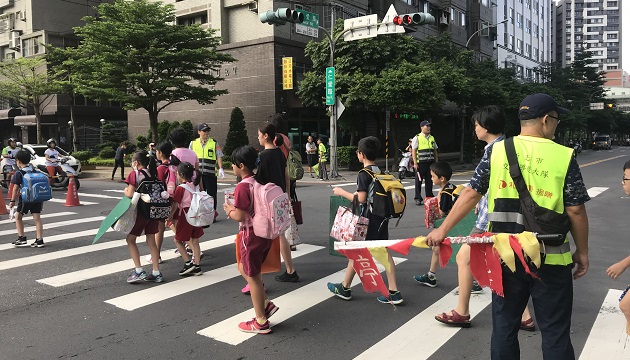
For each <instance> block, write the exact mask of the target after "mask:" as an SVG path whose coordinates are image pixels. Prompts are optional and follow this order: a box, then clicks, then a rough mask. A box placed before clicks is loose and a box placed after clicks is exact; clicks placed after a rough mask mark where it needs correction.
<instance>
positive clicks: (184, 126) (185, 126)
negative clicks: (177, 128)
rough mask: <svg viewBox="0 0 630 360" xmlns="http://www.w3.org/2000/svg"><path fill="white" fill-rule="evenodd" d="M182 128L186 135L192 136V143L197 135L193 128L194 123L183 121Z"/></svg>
mask: <svg viewBox="0 0 630 360" xmlns="http://www.w3.org/2000/svg"><path fill="white" fill-rule="evenodd" d="M181 127H182V129H184V130H186V133H188V134H191V135H190V136H191V138H190V141H192V140H193V139H194V138H195V136H194V134H196V133H197V132H196V131H195V128H194V127H193V124H192V121H190V120H184V121H182V124H181Z"/></svg>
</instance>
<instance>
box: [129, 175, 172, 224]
mask: <svg viewBox="0 0 630 360" xmlns="http://www.w3.org/2000/svg"><path fill="white" fill-rule="evenodd" d="M140 172H142V174H143V175H144V179H142V181H140V183H139V184H138V187H137V188H136V192H138V193H140V194H147V195H149V200H148V201H146V200H143V199H142V197H143V196H141V197H140V200H139V201H138V211H140V213H141V214H142V215H143V216H144V217H145V218H147V219H150V220H164V219H166V218H168V216H169V215H170V213H171V202H170V199H169V198H168V196H167V197H166V199H164V198H163V197H162V194H163V193H167V192H166V186H165V185H164V183H163V182H161V181H160V180H158V179H156V178H154V177H151V176H149V175H148V174H147V173H146V172H145V171H144V170H140ZM136 179H137V173H136ZM145 198H146V196H145Z"/></svg>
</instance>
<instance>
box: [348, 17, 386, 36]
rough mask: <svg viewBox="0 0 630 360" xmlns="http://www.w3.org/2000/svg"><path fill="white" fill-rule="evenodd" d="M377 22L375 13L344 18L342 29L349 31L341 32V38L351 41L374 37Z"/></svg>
mask: <svg viewBox="0 0 630 360" xmlns="http://www.w3.org/2000/svg"><path fill="white" fill-rule="evenodd" d="M377 24H378V18H377V17H376V14H372V15H366V16H360V17H356V18H351V19H346V20H344V21H343V29H344V30H349V31H348V32H346V33H344V34H343V40H344V41H352V40H360V39H367V38H372V37H376V35H377V34H376V27H377Z"/></svg>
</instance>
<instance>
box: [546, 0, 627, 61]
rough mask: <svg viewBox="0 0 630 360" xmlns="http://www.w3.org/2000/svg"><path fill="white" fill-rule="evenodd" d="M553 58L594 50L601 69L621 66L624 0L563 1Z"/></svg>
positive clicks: (563, 58)
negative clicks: (622, 8)
mask: <svg viewBox="0 0 630 360" xmlns="http://www.w3.org/2000/svg"><path fill="white" fill-rule="evenodd" d="M553 42H554V49H553V54H552V55H553V59H554V60H555V61H557V62H559V63H562V65H563V66H567V65H568V64H571V62H573V60H574V59H575V55H576V53H578V52H580V51H588V52H590V53H592V55H593V59H594V60H595V63H596V66H597V68H598V69H599V70H602V71H608V70H620V69H621V0H561V1H559V2H558V3H557V6H556V7H555V9H554V38H553Z"/></svg>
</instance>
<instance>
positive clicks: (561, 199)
mask: <svg viewBox="0 0 630 360" xmlns="http://www.w3.org/2000/svg"><path fill="white" fill-rule="evenodd" d="M567 112H568V110H566V109H563V108H561V107H558V105H557V104H556V102H555V100H554V99H553V98H552V97H551V96H549V95H547V94H534V95H530V96H528V97H526V98H525V99H524V100H523V101H522V102H521V105H520V107H519V119H520V122H521V133H520V135H519V136H516V137H514V138H513V139H514V140H513V142H514V148H515V149H516V154H517V156H516V158H517V161H518V165H519V168H520V169H521V173H522V177H523V178H524V182H525V184H526V186H527V187H528V189H529V190H530V193H531V197H532V199H533V200H534V201H535V202H536V203H537V204H538V206H539V207H541V208H544V209H546V212H547V213H550V212H555V213H556V215H557V216H558V217H560V218H565V219H566V217H568V220H569V225H570V231H571V235H572V236H573V239H574V242H575V249H576V250H575V253H573V255H571V253H570V250H571V249H570V246H569V243H568V240H567V239H566V234H563V235H565V241H564V243H561V244H560V245H557V246H550V245H545V246H544V247H542V246H541V252H542V251H544V257H543V259H544V260H543V262H542V264H541V265H540V269H536V267H534V266H530V270H531V271H532V272H534V273H535V274H536V276H537V278H534V277H533V276H531V275H528V274H527V273H526V272H525V269H524V268H523V266H522V265H521V264H520V262H518V261H517V262H516V271H515V272H512V271H511V270H510V269H509V268H507V267H506V266H505V265H503V272H502V274H503V290H504V296H499V295H497V294H492V340H491V351H490V353H491V358H492V359H519V358H520V352H519V345H518V330H519V327H520V324H521V314H522V313H523V310H524V309H525V306H527V301H528V299H529V297H530V296H531V298H532V301H533V303H534V310H535V313H536V321H537V323H538V327H539V328H540V330H541V334H542V352H543V357H544V358H545V359H575V354H574V350H573V345H572V344H571V336H570V335H571V313H572V309H573V280H574V279H578V278H580V277H582V276H584V275H585V274H586V272H587V271H588V216H587V214H586V208H585V206H584V203H586V202H587V201H588V200H590V197H589V196H588V193H587V192H586V187H585V186H584V181H583V180H582V174H581V173H580V168H579V165H578V164H577V161H576V160H575V158H574V157H573V156H572V153H573V149H570V148H567V147H564V146H562V145H559V144H557V143H555V142H553V141H552V139H553V138H554V137H555V135H554V134H555V131H556V128H557V126H558V123H559V122H560V115H561V114H565V113H567ZM508 140H509V139H508ZM508 140H505V141H502V142H497V143H494V144H493V146H492V147H489V148H488V150H487V156H484V158H483V159H482V161H481V162H480V163H479V165H478V166H477V169H476V170H475V174H474V175H473V177H472V179H471V180H470V187H468V188H466V189H465V190H464V191H463V192H462V193H461V195H460V196H459V199H458V200H457V202H456V203H455V206H454V207H453V209H452V210H451V212H450V213H449V215H448V216H447V218H446V219H445V220H444V222H443V223H442V226H440V227H439V228H438V229H435V230H433V231H432V232H431V233H430V234H429V235H428V236H427V239H426V241H427V243H428V244H429V245H432V246H435V245H439V244H440V243H441V242H442V240H444V238H445V237H446V234H447V233H448V232H449V231H450V230H451V229H452V228H453V226H454V225H455V224H457V222H459V221H460V220H461V219H463V218H464V216H466V214H468V213H469V212H470V211H471V210H472V209H473V208H474V207H475V204H477V202H478V201H479V199H481V196H482V194H485V193H487V194H488V220H489V222H490V224H489V231H492V232H507V233H518V232H522V231H523V230H529V231H531V230H532V229H531V228H529V227H531V226H532V225H531V224H530V225H527V226H525V225H524V224H525V221H524V218H526V215H523V214H522V210H521V205H520V204H521V201H522V200H523V199H521V198H519V194H518V191H517V190H516V186H515V183H514V180H513V179H512V177H511V176H510V172H509V165H508V159H507V154H506V150H505V149H506V144H505V143H506V142H507V141H508ZM534 226H538V227H540V228H543V227H544V226H541V225H540V224H539V223H535V224H534ZM538 232H539V233H540V234H549V233H550V232H546V231H538ZM543 249H544V250H543ZM573 264H575V265H577V266H576V267H575V271H573V274H572V266H573Z"/></svg>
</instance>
